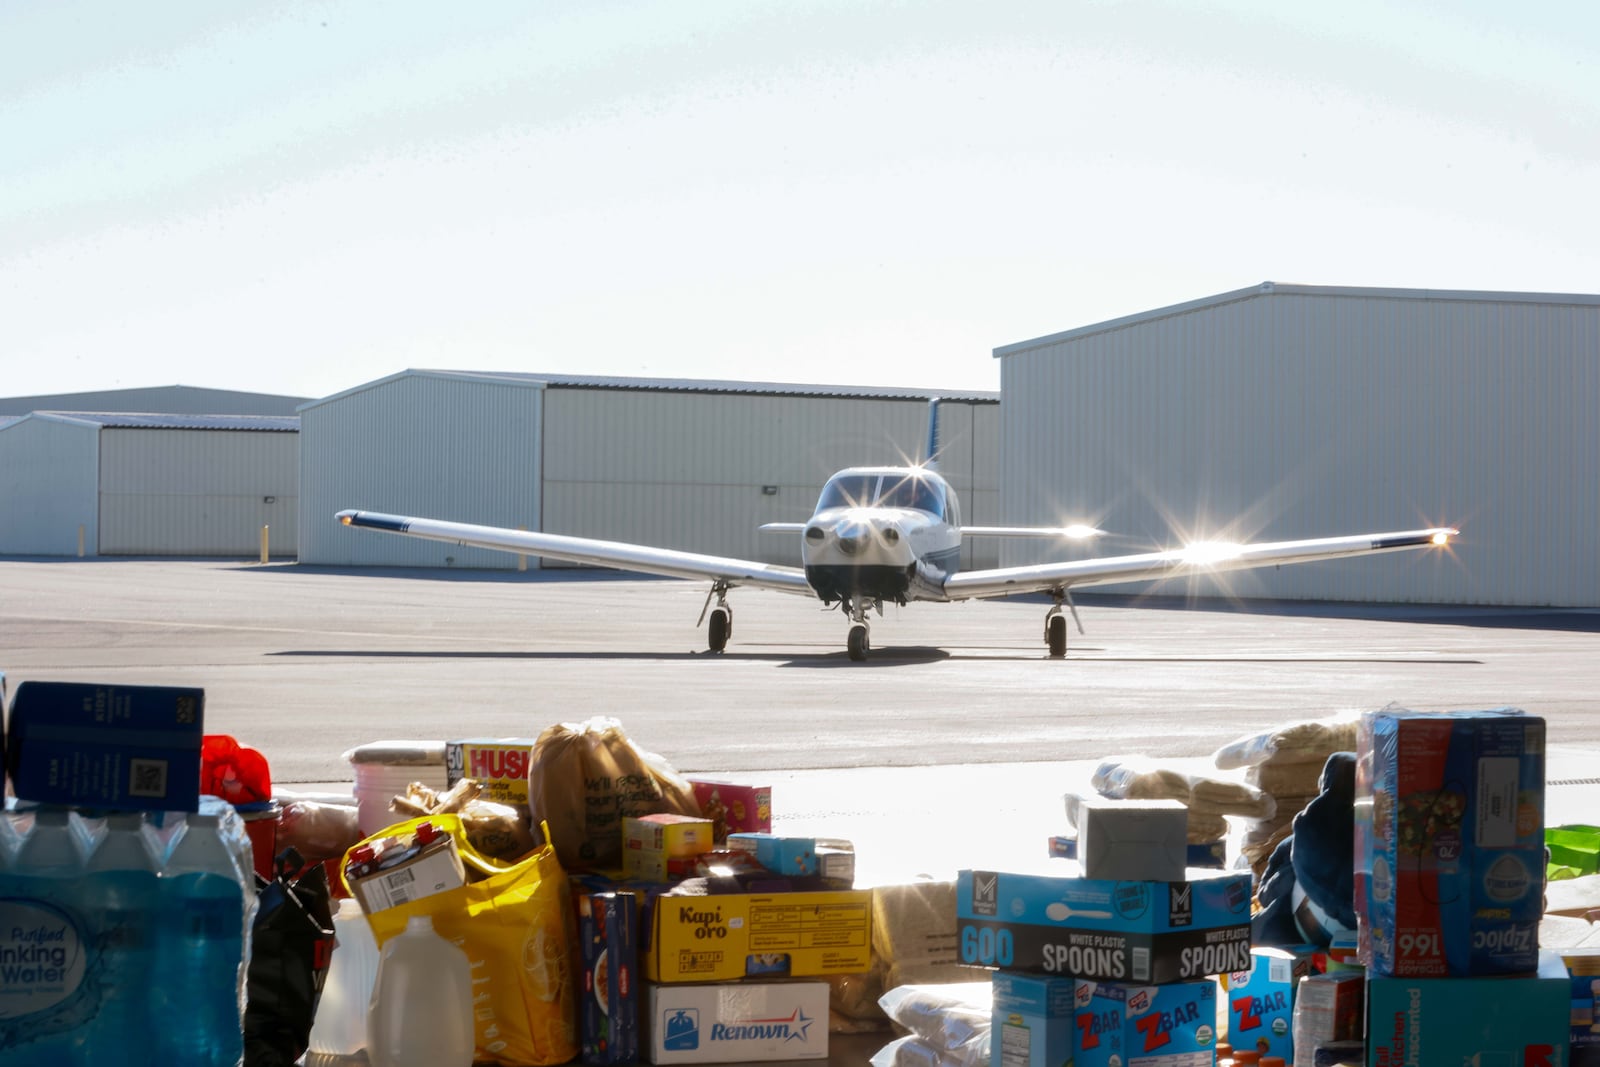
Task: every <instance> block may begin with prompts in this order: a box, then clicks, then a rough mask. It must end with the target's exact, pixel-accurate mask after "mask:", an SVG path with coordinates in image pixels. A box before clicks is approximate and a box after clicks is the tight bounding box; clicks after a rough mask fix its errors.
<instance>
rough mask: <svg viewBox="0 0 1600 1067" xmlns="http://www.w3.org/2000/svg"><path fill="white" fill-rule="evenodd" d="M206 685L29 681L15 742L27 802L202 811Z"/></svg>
mask: <svg viewBox="0 0 1600 1067" xmlns="http://www.w3.org/2000/svg"><path fill="white" fill-rule="evenodd" d="M204 712H205V690H203V689H187V688H177V687H168V686H153V685H96V684H92V683H80V682H34V681H28V682H23V683H22V684H20V685H18V686H17V692H16V697H15V698H14V699H13V700H12V703H11V721H10V723H9V724H8V730H7V734H8V738H7V746H6V747H7V748H8V750H9V751H8V756H9V759H10V765H11V773H12V791H13V792H14V793H15V794H16V796H17V797H18V799H21V800H36V801H39V802H41V803H45V804H76V805H79V806H82V807H90V808H120V809H143V810H152V811H195V810H196V809H197V808H198V807H199V805H200V745H201V739H202V737H203V736H204V732H205V722H204V718H205V716H204Z"/></svg>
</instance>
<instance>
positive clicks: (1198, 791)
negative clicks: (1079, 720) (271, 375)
mask: <svg viewBox="0 0 1600 1067" xmlns="http://www.w3.org/2000/svg"><path fill="white" fill-rule="evenodd" d="M3 704H4V693H3V676H0V705H3ZM203 705H204V696H203V693H202V692H201V691H200V690H196V689H173V688H157V687H128V686H122V687H110V686H92V685H68V684H64V683H41V682H28V683H24V684H23V685H21V686H18V691H17V694H16V699H15V700H14V701H13V702H12V704H11V714H10V721H9V724H8V729H7V731H6V733H5V738H6V740H7V742H8V744H9V751H8V752H5V753H4V754H3V755H4V758H3V759H0V764H3V765H4V766H5V767H6V769H7V770H8V771H9V773H10V781H9V783H8V791H9V792H12V793H13V794H14V795H13V796H12V797H11V798H10V799H8V803H7V817H6V819H4V820H0V879H3V884H0V912H3V913H4V914H0V978H3V981H0V1063H12V1062H15V1063H50V1064H68V1065H76V1064H83V1065H85V1067H87V1065H89V1064H94V1065H96V1067H106V1065H113V1067H114V1065H124V1064H129V1065H131V1064H168V1063H174V1064H176V1063H182V1064H194V1065H206V1064H225V1065H237V1064H245V1065H246V1067H277V1065H279V1064H282V1065H285V1067H287V1065H288V1064H292V1063H296V1062H328V1063H335V1062H339V1060H338V1058H339V1057H352V1056H357V1055H360V1056H362V1057H364V1058H365V1061H366V1062H367V1063H369V1064H372V1065H374V1067H411V1065H413V1064H415V1065H417V1067H422V1065H427V1067H452V1065H460V1067H466V1065H468V1064H472V1063H495V1064H504V1065H510V1067H514V1065H545V1064H559V1063H567V1062H572V1061H580V1060H581V1061H582V1062H585V1063H589V1064H597V1065H607V1064H617V1063H629V1062H638V1061H647V1062H652V1063H659V1064H669V1063H717V1062H722V1063H753V1062H760V1061H788V1060H804V1059H811V1060H825V1059H827V1058H828V1056H829V1035H830V1033H833V1034H837V1033H840V1032H849V1031H852V1030H877V1029H880V1028H883V1027H888V1026H892V1027H893V1028H894V1032H893V1033H892V1034H891V1036H890V1037H888V1038H886V1039H885V1040H884V1042H883V1043H882V1045H881V1047H880V1048H879V1051H878V1052H877V1053H876V1055H874V1056H872V1058H871V1062H872V1063H873V1065H874V1067H982V1065H985V1064H988V1065H990V1067H1065V1065H1067V1064H1073V1065H1075V1067H1097V1065H1104V1067H1211V1065H1218V1064H1220V1065H1228V1064H1264V1065H1266V1067H1278V1065H1280V1064H1291V1063H1293V1064H1302V1065H1315V1067H1330V1065H1343V1064H1366V1065H1369V1067H1399V1065H1401V1064H1410V1063H1416V1064H1425V1065H1426V1064H1447V1063H1472V1064H1475V1065H1478V1067H1490V1065H1492V1064H1498V1063H1516V1064H1523V1065H1528V1064H1548V1065H1550V1067H1590V1065H1593V1064H1596V1063H1597V1062H1600V946H1595V944H1594V943H1595V941H1596V939H1594V938H1592V937H1591V938H1586V937H1584V936H1575V937H1573V938H1572V942H1573V944H1575V945H1576V944H1577V943H1578V942H1580V941H1585V940H1587V942H1588V943H1589V945H1590V946H1591V947H1587V948H1584V947H1574V948H1571V949H1569V950H1567V951H1566V952H1565V953H1564V955H1563V954H1556V953H1553V952H1551V951H1548V950H1541V945H1540V936H1541V920H1545V921H1546V922H1548V921H1549V920H1548V917H1547V916H1546V915H1545V899H1546V898H1545V888H1546V887H1545V884H1544V877H1543V875H1544V874H1545V871H1546V862H1547V859H1548V858H1549V856H1548V853H1547V851H1546V837H1545V826H1544V785H1545V781H1544V758H1543V754H1544V722H1543V721H1542V720H1541V719H1539V718H1537V717H1535V716H1529V715H1525V714H1523V713H1521V712H1519V711H1516V710H1513V709H1497V710H1492V711H1481V712H1449V713H1417V712H1411V711H1405V710H1400V709H1392V708H1391V709H1384V710H1382V711H1377V712H1369V713H1366V714H1364V715H1352V716H1345V717H1341V718H1338V719H1334V720H1328V721H1324V722H1317V723H1300V724H1294V725H1291V726H1287V727H1284V728H1282V729H1278V730H1273V731H1269V732H1268V733H1265V734H1262V735H1258V736H1253V737H1247V738H1242V739H1240V741H1238V742H1236V743H1234V744H1232V745H1229V746H1226V747H1225V748H1223V749H1221V750H1219V752H1218V753H1217V754H1216V759H1215V762H1216V765H1217V767H1218V769H1219V772H1221V773H1219V774H1217V775H1215V776H1213V775H1209V774H1207V775H1195V774H1189V773H1179V772H1176V771H1173V770H1171V769H1167V768H1163V767H1161V766H1160V765H1159V764H1157V763H1154V762H1153V761H1144V760H1139V759H1119V760H1108V761H1106V762H1105V763H1104V764H1103V765H1102V766H1101V767H1100V769H1099V771H1098V772H1097V773H1096V774H1095V776H1094V778H1093V781H1092V786H1093V789H1094V792H1093V793H1091V794H1085V795H1076V794H1068V795H1067V796H1066V804H1067V811H1066V815H1067V821H1068V827H1069V829H1070V831H1071V832H1070V833H1068V834H1063V835H1061V836H1058V837H1053V838H1051V839H1050V840H1049V841H1047V842H1041V848H1040V854H1039V855H1038V856H1037V857H1018V862H1017V864H1016V865H1015V866H1014V867H1008V868H1006V869H998V870H979V869H968V870H962V871H960V872H959V873H958V874H957V875H956V876H955V877H954V878H953V879H951V880H949V881H947V882H939V881H933V880H918V881H916V882H913V883H909V884H904V885H875V886H872V887H870V888H859V887H857V886H856V884H855V877H854V872H855V863H854V861H855V856H854V852H853V849H852V847H851V845H850V843H849V842H848V841H844V840H838V839H831V840H830V839H818V838H811V837H798V836H794V835H785V834H775V833H773V832H772V796H771V790H770V788H768V787H766V786H764V785H762V784H761V783H752V782H735V781H729V780H726V779H720V780H719V779H712V778H698V777H694V776H684V775H680V774H679V773H678V772H676V771H675V770H674V769H673V768H672V767H670V766H669V765H667V764H666V763H665V761H663V760H661V759H660V758H659V757H657V756H655V755H653V754H651V753H649V752H646V751H643V750H642V749H640V748H639V747H638V746H636V745H635V744H634V743H633V742H632V741H631V740H630V739H629V738H628V737H627V736H626V735H625V733H624V732H623V731H622V728H621V726H620V724H619V723H617V722H616V721H615V720H613V719H608V718H597V719H592V720H589V721H587V722H582V723H562V724H558V725H555V726H551V727H549V728H547V729H545V730H544V731H543V732H542V733H540V734H539V735H538V737H536V738H530V739H505V738H478V739H473V738H468V739H464V740H455V741H388V742H376V743H373V744H369V745H363V746H361V747H360V748H357V749H354V750H351V751H350V752H347V753H346V754H345V757H346V759H347V760H348V761H349V763H350V765H351V767H352V770H353V777H354V788H353V791H352V796H351V797H348V798H332V797H330V798H318V797H313V796H311V795H309V794H305V795H299V796H296V795H294V794H290V793H280V794H279V798H278V799H274V798H273V796H272V790H271V787H270V784H269V783H268V782H267V779H266V775H265V763H264V760H263V759H262V758H261V757H260V756H259V754H258V753H254V752H252V751H251V750H249V749H246V748H243V747H242V746H239V745H237V744H236V743H234V742H233V741H232V739H231V738H226V737H220V736H215V735H206V734H204V732H203V718H202V714H203ZM1236 772H1237V773H1236ZM280 801H281V802H280ZM352 801H353V803H352ZM1286 809H1287V810H1286ZM286 846H287V847H286ZM1575 848H1580V851H1577V852H1574V853H1573V855H1574V856H1575V857H1576V858H1573V859H1571V862H1573V863H1578V864H1583V863H1584V862H1585V859H1584V856H1585V855H1588V859H1587V862H1588V867H1587V869H1586V870H1585V871H1584V872H1583V873H1586V874H1590V875H1592V874H1594V873H1595V872H1594V862H1593V856H1592V855H1589V854H1585V853H1583V852H1581V846H1575ZM1230 851H1232V852H1233V853H1235V854H1234V855H1233V856H1232V857H1230V855H1229V853H1230ZM1591 852H1592V849H1591ZM1230 858H1231V859H1232V862H1231V863H1230V862H1229V860H1230ZM1551 869H1555V868H1553V867H1552V868H1551ZM330 876H331V877H330ZM1570 921H1572V922H1574V923H1579V920H1576V919H1573V920H1570ZM1579 925H1584V926H1586V925H1587V923H1579ZM1546 929H1548V927H1546ZM308 1050H309V1052H310V1053H311V1054H312V1055H313V1056H317V1055H321V1056H325V1057H330V1058H329V1059H327V1060H325V1061H318V1060H315V1059H311V1060H303V1059H302V1057H303V1056H304V1055H305V1054H306V1053H307V1051H308ZM358 1062H359V1061H358Z"/></svg>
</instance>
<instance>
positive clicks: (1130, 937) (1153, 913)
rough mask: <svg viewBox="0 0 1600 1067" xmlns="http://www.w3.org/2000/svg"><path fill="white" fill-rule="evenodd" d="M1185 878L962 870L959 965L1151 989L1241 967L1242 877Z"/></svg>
mask: <svg viewBox="0 0 1600 1067" xmlns="http://www.w3.org/2000/svg"><path fill="white" fill-rule="evenodd" d="M1050 862H1054V861H1050ZM1062 867H1063V870H1064V871H1066V870H1068V869H1070V868H1069V865H1067V864H1062ZM1189 875H1190V877H1189V879H1188V880H1186V881H1182V882H1117V881H1110V880H1100V879H1093V878H1079V877H1076V876H1073V875H1070V874H1066V873H1063V874H1062V875H1059V876H1057V875H1048V874H1046V875H1040V874H1017V873H1009V872H1004V871H974V870H965V871H960V872H958V873H957V875H956V945H957V952H958V954H959V955H958V962H960V963H963V964H967V965H969V966H978V967H994V968H999V969H1001V970H1014V971H1024V972H1029V973H1033V974H1058V975H1067V976H1071V977H1074V978H1090V979H1094V980H1095V981H1107V982H1138V983H1149V984H1155V985H1161V984H1165V983H1168V982H1178V981H1183V980H1185V979H1189V978H1199V977H1203V976H1205V975H1213V974H1221V973H1224V972H1227V971H1246V970H1249V969H1250V874H1249V872H1247V871H1242V872H1241V871H1199V870H1195V871H1190V872H1189Z"/></svg>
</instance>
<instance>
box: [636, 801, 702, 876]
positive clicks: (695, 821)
mask: <svg viewBox="0 0 1600 1067" xmlns="http://www.w3.org/2000/svg"><path fill="white" fill-rule="evenodd" d="M712 847H713V846H712V841H711V822H710V820H709V819H699V818H695V817H694V816H692V815H674V814H669V813H661V814H657V815H641V816H631V815H630V816H628V817H626V818H624V819H623V820H622V872H623V874H624V875H625V876H626V877H628V878H637V879H639V880H641V881H645V882H668V881H671V880H672V872H671V870H670V869H669V867H670V862H671V861H672V860H677V859H686V858H688V857H691V856H698V855H701V854H703V853H706V852H709V851H711V849H712Z"/></svg>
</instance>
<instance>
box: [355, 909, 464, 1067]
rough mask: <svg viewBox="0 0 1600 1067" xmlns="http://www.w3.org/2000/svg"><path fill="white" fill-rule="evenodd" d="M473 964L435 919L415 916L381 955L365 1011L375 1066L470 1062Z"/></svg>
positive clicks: (450, 1066)
mask: <svg viewBox="0 0 1600 1067" xmlns="http://www.w3.org/2000/svg"><path fill="white" fill-rule="evenodd" d="M475 1043H476V1039H475V1037H474V1035H473V1027H472V967H471V964H469V963H468V962H467V954H466V953H465V952H462V951H461V950H460V949H459V948H457V947H456V946H455V945H452V944H451V943H450V942H448V941H446V940H445V939H444V938H442V937H440V936H439V935H438V934H437V933H435V932H434V929H433V920H432V919H430V918H429V917H428V916H426V915H413V916H412V917H411V918H410V920H409V921H408V922H407V923H406V929H405V932H404V933H402V934H400V935H399V936H398V937H394V938H390V939H389V941H388V942H387V943H386V944H385V945H384V946H383V952H382V953H380V954H379V956H378V977H377V980H376V981H375V982H374V983H373V985H372V1004H371V1006H370V1007H369V1009H368V1011H367V1060H368V1061H369V1062H370V1063H371V1064H372V1067H472V1053H473V1048H474V1045H475Z"/></svg>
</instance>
